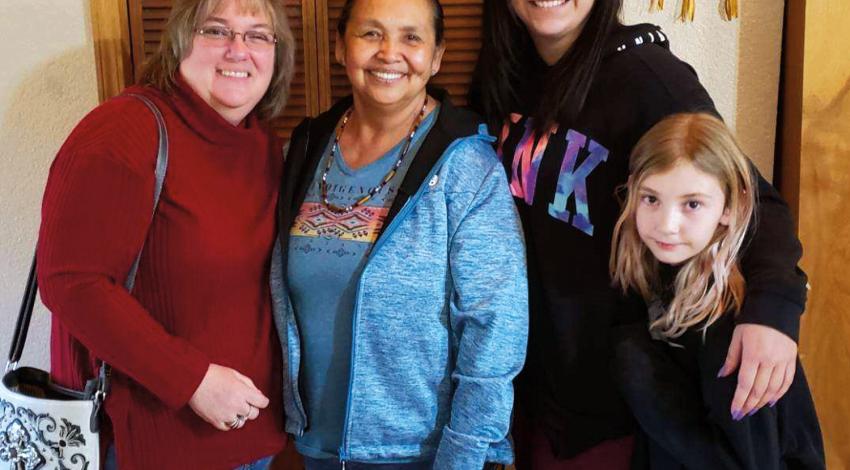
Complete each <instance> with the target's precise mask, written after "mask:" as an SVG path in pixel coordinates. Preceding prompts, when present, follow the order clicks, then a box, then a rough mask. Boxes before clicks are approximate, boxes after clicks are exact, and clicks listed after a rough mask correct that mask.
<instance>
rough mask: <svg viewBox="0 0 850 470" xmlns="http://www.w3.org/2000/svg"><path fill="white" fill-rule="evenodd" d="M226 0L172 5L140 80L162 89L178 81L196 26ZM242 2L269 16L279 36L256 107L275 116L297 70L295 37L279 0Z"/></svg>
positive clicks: (184, 1)
mask: <svg viewBox="0 0 850 470" xmlns="http://www.w3.org/2000/svg"><path fill="white" fill-rule="evenodd" d="M223 1H224V0H178V1H176V2H174V6H173V7H172V8H171V14H170V15H169V17H168V21H167V22H166V24H165V30H164V31H163V33H162V39H161V40H160V43H159V48H158V49H157V50H156V52H155V53H154V54H153V55H152V56H151V57H150V58H149V59H148V60H147V61H146V62H145V65H144V66H143V68H142V73H141V77H140V78H139V83H141V84H143V85H150V86H153V87H154V88H158V89H160V90H163V91H170V90H172V89H173V88H174V87H175V85H176V79H177V74H178V73H179V72H178V70H179V69H180V62H182V61H183V59H185V58H186V56H187V55H189V53H190V52H191V51H192V41H193V39H194V37H195V28H198V27H200V26H201V23H202V22H203V21H204V20H206V19H207V17H208V16H209V15H210V14H211V13H212V12H214V11H216V9H217V8H218V7H219V5H220V4H221V3H222V2H223ZM239 6H240V7H242V8H245V9H246V10H247V11H249V12H252V13H256V12H257V11H262V12H263V13H266V14H267V15H268V16H269V19H270V20H271V23H272V29H273V30H274V33H275V36H276V37H277V43H276V44H275V65H274V72H272V78H271V82H270V83H269V88H268V90H266V93H265V94H264V95H263V97H262V98H261V99H260V101H259V102H258V103H257V106H256V107H255V109H256V111H257V115H258V116H259V117H260V118H262V119H273V118H275V117H277V116H279V115H280V114H281V113H283V109H284V108H285V107H286V101H287V100H288V99H289V84H290V83H291V82H292V76H293V75H294V73H295V39H294V37H293V36H292V30H290V28H289V20H288V19H287V16H286V10H285V9H284V6H283V2H282V1H280V0H240V2H239Z"/></svg>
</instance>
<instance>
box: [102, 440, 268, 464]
mask: <svg viewBox="0 0 850 470" xmlns="http://www.w3.org/2000/svg"><path fill="white" fill-rule="evenodd" d="M272 459H274V457H266V458H264V459H260V460H257V461H255V462H251V463H248V464H245V465H240V466H238V467H236V468H235V469H234V470H268V468H269V465H271V463H272ZM103 470H118V460H117V458H116V456H115V446H114V445H110V446H109V448H108V449H106V461H105V462H103Z"/></svg>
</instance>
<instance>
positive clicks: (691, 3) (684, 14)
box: [649, 0, 738, 22]
mask: <svg viewBox="0 0 850 470" xmlns="http://www.w3.org/2000/svg"><path fill="white" fill-rule="evenodd" d="M679 1H680V2H682V3H681V7H680V8H679V13H678V14H677V15H676V19H677V20H679V21H684V22H688V21H693V20H694V13H696V2H697V0H679ZM720 2H721V3H720V5H718V7H719V8H718V9H719V10H720V16H721V17H722V18H723V19H724V20H726V21H732V20H733V19H735V18H737V17H738V0H720ZM663 9H664V0H650V1H649V11H661V10H663Z"/></svg>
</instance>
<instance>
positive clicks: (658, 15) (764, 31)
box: [623, 0, 784, 180]
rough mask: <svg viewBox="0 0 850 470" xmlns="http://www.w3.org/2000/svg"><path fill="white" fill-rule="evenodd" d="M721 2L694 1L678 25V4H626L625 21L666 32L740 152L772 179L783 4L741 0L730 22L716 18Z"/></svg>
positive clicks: (636, 0)
mask: <svg viewBox="0 0 850 470" xmlns="http://www.w3.org/2000/svg"><path fill="white" fill-rule="evenodd" d="M719 1H720V0H696V17H695V19H694V22H693V23H682V22H680V21H677V20H676V19H675V13H676V6H677V3H679V2H676V1H668V2H666V4H667V6H666V8H665V9H664V10H663V11H660V12H653V13H650V12H649V0H624V2H623V20H624V21H625V22H626V23H629V24H633V23H643V22H649V23H655V24H658V25H660V26H661V27H662V28H663V29H664V31H665V33H667V36H669V38H670V43H671V49H672V50H673V52H675V53H676V55H678V56H679V57H680V58H682V59H683V60H685V61H686V62H688V63H690V64H691V65H693V66H694V68H695V69H696V70H697V73H698V74H699V76H700V80H701V81H702V83H703V85H705V87H706V88H707V89H708V92H709V93H710V94H711V97H712V98H713V99H714V102H715V104H716V105H717V109H718V111H720V114H721V115H722V116H723V118H724V119H725V120H726V122H727V123H728V124H729V126H730V127H732V128H733V129H735V130H736V133H737V135H738V139H739V140H740V142H741V146H742V147H743V149H744V151H745V152H746V153H747V154H748V155H749V156H750V158H752V159H753V160H755V162H756V163H757V164H758V166H759V169H760V170H761V172H762V173H763V174H764V176H765V177H766V178H767V179H768V180H770V179H771V177H772V175H773V153H774V150H773V149H774V139H775V135H776V109H777V99H778V90H779V66H780V58H781V46H782V12H783V7H784V2H782V1H779V0H742V1H741V2H739V4H740V18H739V19H737V20H734V21H731V22H730V21H723V20H722V19H721V18H720V15H719V13H718V10H717V6H718V4H719Z"/></svg>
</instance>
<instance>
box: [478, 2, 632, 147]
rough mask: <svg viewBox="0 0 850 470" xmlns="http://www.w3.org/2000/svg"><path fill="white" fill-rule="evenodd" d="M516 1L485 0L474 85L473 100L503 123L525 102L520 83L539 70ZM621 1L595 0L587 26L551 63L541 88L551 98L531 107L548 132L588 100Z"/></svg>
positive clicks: (491, 119) (494, 120)
mask: <svg viewBox="0 0 850 470" xmlns="http://www.w3.org/2000/svg"><path fill="white" fill-rule="evenodd" d="M510 1H511V0H486V1H485V2H484V28H483V31H482V47H481V52H480V55H479V57H478V63H477V64H476V66H475V71H474V73H473V78H472V87H471V88H470V90H471V91H470V96H469V100H470V104H471V106H472V107H473V108H475V109H476V111H478V112H480V113H481V114H483V115H484V116H485V117H486V118H487V121H488V122H489V123H490V124H496V123H498V124H501V121H503V120H504V119H505V118H506V117H508V116H509V115H510V113H512V112H518V111H520V109H525V108H527V106H522V103H521V100H522V99H523V97H521V96H519V94H520V88H521V87H522V84H523V82H524V81H527V80H528V78H529V77H527V76H526V74H528V73H532V72H530V71H531V70H534V65H533V64H534V62H535V60H534V59H535V58H536V56H537V52H536V49H535V47H534V42H532V40H531V35H530V34H529V33H528V29H526V27H525V25H524V24H523V23H522V21H521V20H520V19H519V18H518V17H517V16H516V14H515V13H514V12H513V11H512V10H511V7H510V6H509V5H508V3H509V2H510ZM621 5H622V0H596V2H594V5H593V9H592V10H591V11H590V13H589V14H588V17H587V20H586V22H585V25H584V28H583V29H582V31H581V34H580V35H579V37H578V38H577V39H576V41H575V43H574V44H573V45H572V47H571V48H570V50H569V51H567V53H566V54H564V56H563V57H561V59H560V60H559V61H558V62H556V63H555V64H554V65H552V66H551V67H549V69H548V71H547V72H546V74H545V76H544V77H543V83H542V84H541V85H540V87H541V89H542V90H546V91H545V93H546V99H543V100H540V101H539V102H538V103H536V104H535V105H536V109H530V110H527V111H528V112H529V113H530V114H531V115H532V117H533V118H534V127H535V129H536V130H537V131H538V132H543V131H544V130H545V129H546V128H548V127H549V126H550V125H551V124H553V123H567V122H571V121H573V120H574V119H576V117H577V116H578V114H579V112H581V110H582V108H583V107H584V104H585V101H586V100H587V94H588V93H589V92H590V87H591V84H592V83H593V79H594V78H595V76H596V71H597V70H598V69H599V64H600V63H601V62H602V56H603V54H604V52H605V45H606V41H607V39H608V37H609V36H610V34H611V32H612V31H613V30H614V29H615V28H616V27H617V26H619V25H620V20H619V13H620V6H621Z"/></svg>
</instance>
